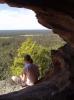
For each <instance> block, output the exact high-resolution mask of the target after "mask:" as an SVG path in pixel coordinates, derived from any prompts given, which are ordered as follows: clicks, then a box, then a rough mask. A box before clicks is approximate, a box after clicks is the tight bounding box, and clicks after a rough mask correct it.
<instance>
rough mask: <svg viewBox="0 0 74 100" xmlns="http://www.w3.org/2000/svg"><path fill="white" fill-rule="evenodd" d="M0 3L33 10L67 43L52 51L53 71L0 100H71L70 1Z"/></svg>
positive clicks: (73, 3) (73, 11) (73, 21)
mask: <svg viewBox="0 0 74 100" xmlns="http://www.w3.org/2000/svg"><path fill="white" fill-rule="evenodd" d="M0 2H1V3H7V4H9V5H10V6H13V7H14V6H15V7H24V8H29V9H32V10H34V11H35V13H36V17H37V19H38V22H39V23H41V24H42V25H44V26H46V27H48V28H51V29H52V30H53V31H54V32H55V33H57V34H59V35H60V36H61V37H62V38H63V39H64V40H65V41H66V42H67V45H65V46H64V47H61V48H59V50H58V51H55V52H52V60H53V66H54V69H55V70H54V72H53V73H51V77H50V75H49V72H48V73H47V74H46V76H45V77H44V78H43V79H41V80H40V81H39V82H38V84H37V85H35V86H32V87H28V88H26V89H24V90H21V91H18V92H14V93H10V94H7V95H2V96H0V100H16V99H17V100H59V99H60V100H67V99H70V100H71V97H73V98H74V96H73V95H74V68H73V67H74V39H73V38H74V0H0ZM59 57H60V58H59ZM59 66H60V67H59ZM56 72H57V73H58V74H56ZM63 75H64V76H63ZM61 83H62V84H63V85H61ZM67 83H68V84H67ZM61 87H62V88H61Z"/></svg>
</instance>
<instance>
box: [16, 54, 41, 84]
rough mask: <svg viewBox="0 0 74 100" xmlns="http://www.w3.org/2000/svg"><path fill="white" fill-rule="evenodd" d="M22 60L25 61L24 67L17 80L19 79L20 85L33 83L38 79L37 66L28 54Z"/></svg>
mask: <svg viewBox="0 0 74 100" xmlns="http://www.w3.org/2000/svg"><path fill="white" fill-rule="evenodd" d="M24 61H25V64H24V69H23V72H22V75H20V79H18V81H20V83H21V84H22V86H25V85H29V86H31V85H34V84H35V83H36V82H37V81H38V78H39V70H38V66H37V65H35V64H33V60H32V58H31V56H30V55H25V56H24Z"/></svg>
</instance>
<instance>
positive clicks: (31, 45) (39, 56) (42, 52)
mask: <svg viewBox="0 0 74 100" xmlns="http://www.w3.org/2000/svg"><path fill="white" fill-rule="evenodd" d="M25 54H30V55H31V56H32V58H33V61H34V63H36V64H37V65H38V66H39V70H40V75H41V77H42V76H43V75H44V74H45V71H46V70H47V69H48V67H49V63H50V60H51V59H50V56H49V54H50V52H49V49H48V48H47V47H44V46H42V45H39V44H37V43H36V42H35V41H33V40H32V39H31V38H28V39H27V40H26V41H25V42H23V43H22V44H21V46H20V48H19V49H18V50H17V56H16V57H15V58H14V62H13V65H12V67H11V68H10V72H11V74H12V75H19V74H20V73H21V71H22V69H23V65H24V63H23V62H24V55H25Z"/></svg>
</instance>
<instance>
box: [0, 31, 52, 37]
mask: <svg viewBox="0 0 74 100" xmlns="http://www.w3.org/2000/svg"><path fill="white" fill-rule="evenodd" d="M49 33H50V34H52V31H50V30H0V36H13V35H29V34H30V35H41V34H43V35H46V34H49Z"/></svg>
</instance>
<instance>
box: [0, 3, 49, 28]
mask: <svg viewBox="0 0 74 100" xmlns="http://www.w3.org/2000/svg"><path fill="white" fill-rule="evenodd" d="M25 29H26V30H29V29H30V30H31V29H47V28H45V27H43V26H42V25H40V24H39V23H38V22H37V19H36V17H35V13H34V12H33V11H32V10H28V9H25V8H15V7H14V8H13V7H9V6H8V5H7V4H0V30H25Z"/></svg>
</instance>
